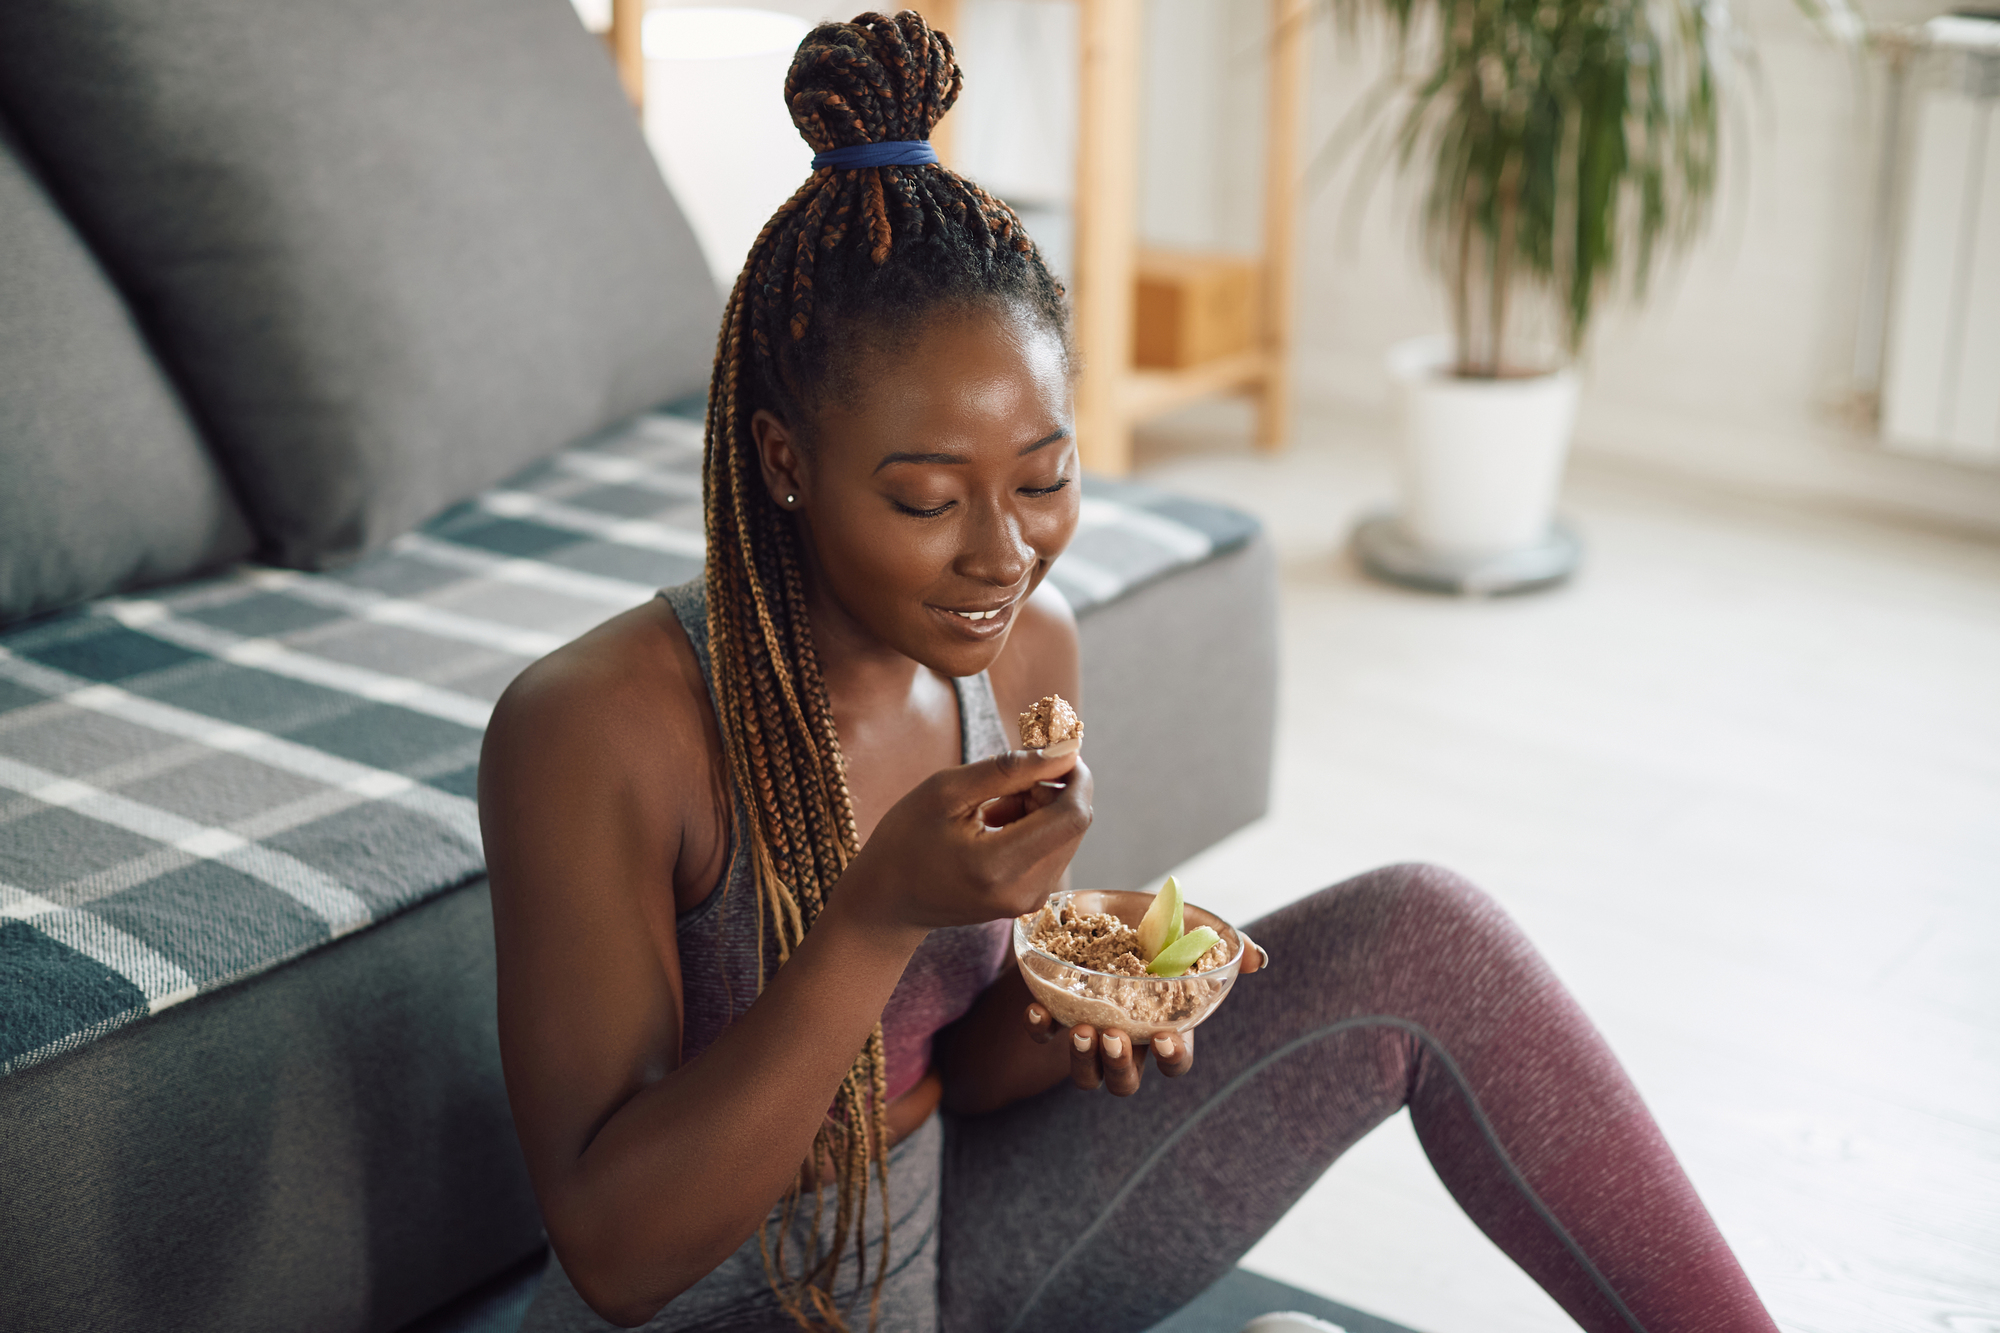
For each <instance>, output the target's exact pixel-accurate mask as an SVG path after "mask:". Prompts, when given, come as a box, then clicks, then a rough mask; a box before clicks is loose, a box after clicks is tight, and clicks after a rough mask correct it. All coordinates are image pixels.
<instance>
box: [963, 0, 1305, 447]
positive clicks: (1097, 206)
mask: <svg viewBox="0 0 2000 1333" xmlns="http://www.w3.org/2000/svg"><path fill="white" fill-rule="evenodd" d="M1076 3H1077V5H1078V8H1079V15H1078V17H1079V25H1078V26H1079V34H1078V36H1079V43H1078V44H1079V46H1080V48H1081V55H1082V70H1081V82H1080V84H1079V88H1078V114H1077V121H1078V125H1077V154H1076V198H1075V205H1074V207H1075V214H1074V217H1075V227H1076V232H1075V235H1076V240H1075V250H1074V259H1073V262H1072V272H1071V274H1070V288H1071V290H1070V304H1071V309H1072V311H1073V312H1074V315H1075V321H1076V345H1077V351H1078V353H1079V355H1080V357H1081V359H1082V362H1083V371H1082V375H1081V376H1080V377H1079V379H1078V382H1077V391H1076V429H1077V444H1078V448H1079V452H1080V453H1081V454H1082V457H1083V463H1084V466H1085V467H1087V468H1089V469H1091V470H1092V471H1094V472H1101V473H1108V474H1111V475H1119V474H1123V473H1126V472H1129V471H1131V469H1132V434H1133V430H1134V428H1135V427H1136V426H1137V425H1138V424H1139V423H1140V422H1141V421H1144V420H1146V419H1147V418H1149V417H1154V416H1158V415H1160V414H1161V413H1164V412H1170V411H1172V410H1174V409H1175V408H1179V407H1184V406H1186V405H1188V404H1189V403H1193V402H1196V401H1199V400H1200V399H1203V398H1207V397H1211V396H1213V395H1217V394H1238V393H1240V394H1249V395H1252V396H1254V397H1255V399H1256V402H1257V425H1256V443H1257V446H1258V447H1259V448H1260V449H1265V450H1271V451H1275V450H1278V449H1282V448H1283V447H1284V446H1285V444H1286V442H1287V440H1288V438H1289V436H1290V432H1291V396H1292V393H1291V388H1292V376H1291V365H1292V330H1293V325H1294V320H1295V313H1296V304H1297V291H1298V284H1297V281H1296V278H1297V273H1298V258H1297V255H1298V213H1299V178H1300V163H1299V136H1300V133H1301V131H1302V130H1303V128H1304V118H1305V108H1304V103H1305V86H1306V55H1307V45H1308V37H1309V35H1310V22H1311V0H1271V11H1270V13H1271V19H1270V24H1271V26H1270V32H1269V35H1268V43H1267V50H1268V53H1269V62H1270V63H1269V68H1268V71H1267V75H1266V79H1265V106H1264V124H1265V128H1264V190H1263V194H1264V200H1263V202H1264V220H1263V237H1262V242H1263V243H1262V247H1261V250H1260V252H1259V253H1258V255H1257V256H1256V258H1255V262H1256V264H1257V267H1258V278H1259V287H1260V292H1259V296H1260V309H1259V323H1260V328H1259V330H1258V341H1257V346H1256V347H1255V348H1253V349H1252V350H1250V351H1248V352H1243V353H1239V354H1237V355H1235V356H1230V357H1224V358H1221V359H1219V360H1216V361H1212V362H1208V363H1205V364H1201V365H1194V366H1188V367H1185V368H1182V369H1178V370H1140V369H1137V368H1136V367H1134V366H1133V364H1132V335H1133V327H1132V326H1133V318H1134V305H1135V301H1134V293H1135V291H1136V284H1137V280H1138V258H1139V241H1138V230H1139V160H1140V153H1141V144H1140V133H1141V125H1140V112H1139V107H1140V101H1141V97H1142V94H1143V89H1142V85H1141V82H1140V67H1139V53H1140V51H1141V49H1142V46H1143V37H1142V34H1141V31H1140V25H1141V23H1142V21H1143V18H1144V3H1143V0H1076ZM924 9H925V13H926V15H927V16H929V17H930V18H931V19H932V21H933V23H934V25H935V26H936V27H939V28H942V29H943V30H944V31H946V32H948V33H949V32H951V31H953V30H954V29H955V28H956V25H957V18H958V0H928V3H927V4H925V6H924ZM949 120H950V117H948V116H947V117H946V121H947V122H949ZM939 128H940V129H942V128H943V126H942V125H940V127H939ZM940 151H942V150H940Z"/></svg>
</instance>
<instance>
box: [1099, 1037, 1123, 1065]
mask: <svg viewBox="0 0 2000 1333" xmlns="http://www.w3.org/2000/svg"><path fill="white" fill-rule="evenodd" d="M1124 1054H1125V1043H1124V1042H1122V1041H1120V1040H1118V1038H1116V1037H1106V1038H1105V1039H1104V1058H1105V1059H1107V1060H1116V1059H1119V1058H1120V1057H1122V1056H1123V1055H1124Z"/></svg>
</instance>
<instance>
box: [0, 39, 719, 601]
mask: <svg viewBox="0 0 2000 1333" xmlns="http://www.w3.org/2000/svg"><path fill="white" fill-rule="evenodd" d="M0 109H4V110H5V111H6V112H7V113H8V114H9V115H11V116H12V118H13V119H14V121H15V124H16V126H17V128H18V130H19V132H20V134H21V137H22V139H23V141H24V142H25V143H26V144H27V146H28V148H29V150H30V152H31V154H32V155H33V156H34V157H35V158H36V159H37V160H38V162H39V163H40V164H41V166H42V169H43V171H44V173H45V175H46V177H47V179H48V181H49V184H50V188H51V190H52V192H53V193H54V194H55V196H56V197H57V198H58V199H59V200H60V201H61V203H62V204H63V206H64V208H65V210H66V211H67V212H68V213H69V215H70V216H71V217H72V218H73V219H74V220H75V221H76V223H77V226H78V228H79V230H80V231H81V232H82V233H83V235H84V236H85V237H86V238H87V239H88V240H89V242H90V243H91V245H92V247H93V248H94V249H95V250H96V251H97V253H98V254H99V255H100V256H101V257H102V259H103V261H104V263H105V265H106V267H107V268H108V269H109V271H110V272H111V274H112V276H113V277H114V278H115V279H116V280H117V281H118V283H119V284H120V285H121V286H122V287H123V289H124V290H125V293H126V295H127V298H128V299H129V300H130V301H131V303H132V305H133V306H134V308H135V309H136V310H137V311H138V314H139V317H140V320H141V322H142V323H143V324H144V325H145V326H146V328H147V330H148V332H149V334H150V335H151V337H152V338H153V341H154V345H155V347H156V348H157V350H158V351H159V353H160V355H161V357H162V359H163V360H164V361H165V362H166V364H167V366H168V368H169V369H170V370H171V371H172V372H173V374H174V375H175V377H176V378H177V380H178V381H179V384H180V386H181V389H182V391H183V393H184V394H185V395H186V397H187V399H188V401H189V403H190V404H191V406H192V408H193V410H194V413H195V415H196V417H197V419H198V420H199V421H200V423H201V426H202V428H203V431H204V433H205V435H206V436H207V438H208V439H209V441H210V443H211V444H212V445H213V446H214V447H215V448H216V449H217V450H218V451H219V452H220V453H221V454H222V455H223V457H224V460H225V465H226V466H227V467H228V469H229V471H230V473H231V476H232V478H233V480H234V481H235V483H236V485H237V492H238V495H239V497H240V498H241V500H242V502H243V504H244V506H245V508H246V509H247V511H248V512H249V515H250V518H251V521H252V522H253V523H254V524H255V525H256V527H257V529H258V531H259V533H260V534H261V535H262V537H263V539H264V541H265V543H266V549H267V553H268V555H269V556H270V558H272V559H274V560H276V561H277V562H279V563H282V564H287V565H293V566H301V567H317V566H325V565H329V564H333V563H338V562H340V561H342V560H345V559H347V558H350V557H352V556H354V555H356V554H358V553H359V552H361V551H364V550H366V549H369V548H371V547H375V546H379V545H380V544H382V543H383V542H385V541H387V540H389V539H390V538H392V537H394V536H396V535H398V534H399V533H402V532H404V531H407V530H408V529H410V528H411V527H413V526H415V525H416V524H417V523H418V522H420V521H422V520H423V519H424V518H425V517H427V516H429V515H431V514H433V513H436V512H437V511H438V510H439V509H441V508H443V507H444V506H445V505H447V504H450V503H452V502H454V501H457V500H460V499H463V498H464V497H466V496H468V495H471V494H473V493H474V492H476V491H477V490H479V489H480V488H481V487H483V486H486V485H490V484H491V483H492V482H494V481H495V480H497V479H499V478H500V477H503V476H505V475H506V474H508V473H510V472H512V471H514V470H515V469H517V468H519V467H520V466H521V465H522V464H523V463H525V462H527V461H529V460H530V459H533V458H536V457H540V456H543V455H545V454H547V453H549V452H551V451H552V450H554V449H556V448H558V447H560V446H562V445H564V444H567V443H569V442H571V441H573V440H575V439H577V438H579V437H581V436H583V435H585V434H587V433H589V432H591V431H594V430H597V429H600V428H602V427H604V426H606V425H608V424H610V423H612V422H614V421H618V420H622V419H624V418H626V417H629V416H630V415H631V414H632V413H634V412H636V411H640V410H642V409H644V408H646V407H648V406H651V405H653V404H656V403H660V402H664V401H667V400H669V399H671V398H674V397H677V396H679V395H681V394H683V393H686V392H688V391H690V390H692V389H696V388H699V387H700V386H701V385H702V384H704V383H705V381H706V379H707V373H708V364H709V358H710V354H711V351H712V348H713V345H714V339H715V330H716V328H717V326H718V322H719V316H720V311H721V305H720V299H719V297H718V295H717V294H716V292H715V290H714V288H713V286H712V285H711V282H710V279H709V277H708V274H707V269H706V268H705V266H704V264H703V262H702V258H701V254H700V251H699V249H698V247H697V246H696V244H695V240H694V237H693V235H692V233H691V232H690V231H689V229H688V226H687V224H686V222H685V221H684V220H683V219H682V217H681V215H680V213H679V211H678V209H677V208H676V207H675V205H674V203H673V200H672V199H671V197H670V196H669V195H668V193H667V190H666V187H665V185H664V184H663V183H662V181H661V179H660V176H659V173H658V171H657V169H656V168H655V167H654V165H653V162H652V160H651V157H650V156H649V154H648V153H647V151H646V148H645V145H644V143H643V141H642V139H641V137H640V133H639V130H638V127H637V125H636V123H635V121H634V118H633V116H632V112H631V108H630V107H629V106H628V105H626V103H625V101H624V99H623V98H622V96H621V95H620V93H619V91H618V86H617V82H616V79H615V78H614V76H613V73H612V70H611V65H610V61H609V59H608V58H607V56H606V53H605V51H604V48H603V45H602V43H600V42H598V41H597V40H596V39H594V38H592V37H591V36H590V35H589V34H587V33H586V32H584V31H583V29H582V27H581V25H579V24H578V22H577V20H576V15H575V13H574V11H573V10H572V9H571V7H570V6H569V5H568V4H565V3H563V0H313V2H312V3H308V4H283V3H279V4H274V3H271V2H270V0H9V3H6V4H4V5H0Z"/></svg>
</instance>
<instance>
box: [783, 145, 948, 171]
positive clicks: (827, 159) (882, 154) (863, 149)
mask: <svg viewBox="0 0 2000 1333" xmlns="http://www.w3.org/2000/svg"><path fill="white" fill-rule="evenodd" d="M937 160H938V155H937V150H936V149H935V148H932V147H931V144H930V140H928V139H898V140H896V141H894V142H892V143H857V144H850V145H848V146H847V147H846V148H829V149H827V150H826V151H825V152H824V153H814V154H813V170H814V171H818V170H819V169H820V168H821V167H832V168H833V169H834V170H835V171H854V170H857V169H859V168H861V167H928V166H930V165H932V164H933V163H935V162H936V161H937Z"/></svg>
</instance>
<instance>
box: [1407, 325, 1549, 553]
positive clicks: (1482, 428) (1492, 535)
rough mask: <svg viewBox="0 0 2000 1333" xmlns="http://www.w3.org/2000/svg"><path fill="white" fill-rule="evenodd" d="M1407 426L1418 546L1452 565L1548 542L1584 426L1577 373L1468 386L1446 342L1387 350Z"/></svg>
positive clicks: (1413, 533)
mask: <svg viewBox="0 0 2000 1333" xmlns="http://www.w3.org/2000/svg"><path fill="white" fill-rule="evenodd" d="M1388 360H1389V374H1390V376H1391V377H1392V378H1393V379H1394V381H1395V385H1396V396H1397V399H1398V414H1399V416H1400V418H1401V426H1402V452H1401V458H1400V471H1401V474H1402V487H1403V494H1402V507H1401V511H1400V513H1399V514H1398V518H1399V519H1400V521H1401V526H1402V529H1403V532H1404V534H1405V535H1406V536H1407V538H1408V539H1409V541H1410V543H1411V544H1412V545H1414V546H1415V547H1417V548H1418V549H1420V550H1422V551H1424V552H1427V553H1429V554H1431V555H1434V556H1438V557H1441V558H1444V559H1446V560H1450V561H1476V560H1480V559H1482V558H1486V557H1494V556H1502V555H1507V554H1510V553H1516V552H1522V551H1526V550H1528V549H1530V548H1534V547H1538V546H1541V545H1544V544H1546V543H1547V542H1548V541H1549V540H1550V537H1551V533H1552V532H1553V531H1554V524H1555V504H1556V489H1557V487H1558V486H1560V485H1561V483H1562V469H1563V459H1564V457H1565V456H1566V455H1567V453H1568V452H1569V441H1570V431H1571V428H1572V427H1573V426H1574V425H1575V423H1576V398H1577V377H1576V372H1575V371H1573V370H1569V369H1563V370H1559V371H1556V372H1555V373H1554V374H1551V375H1540V376H1536V377H1535V378H1532V379H1509V380H1475V379H1460V378H1458V377H1456V376H1454V375H1452V374H1451V372H1450V366H1451V341H1450V339H1448V338H1437V337H1433V338H1413V339H1411V340H1410V341H1408V342H1402V343H1398V344H1396V345H1395V346H1394V347H1392V348H1390V349H1389V357H1388Z"/></svg>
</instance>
